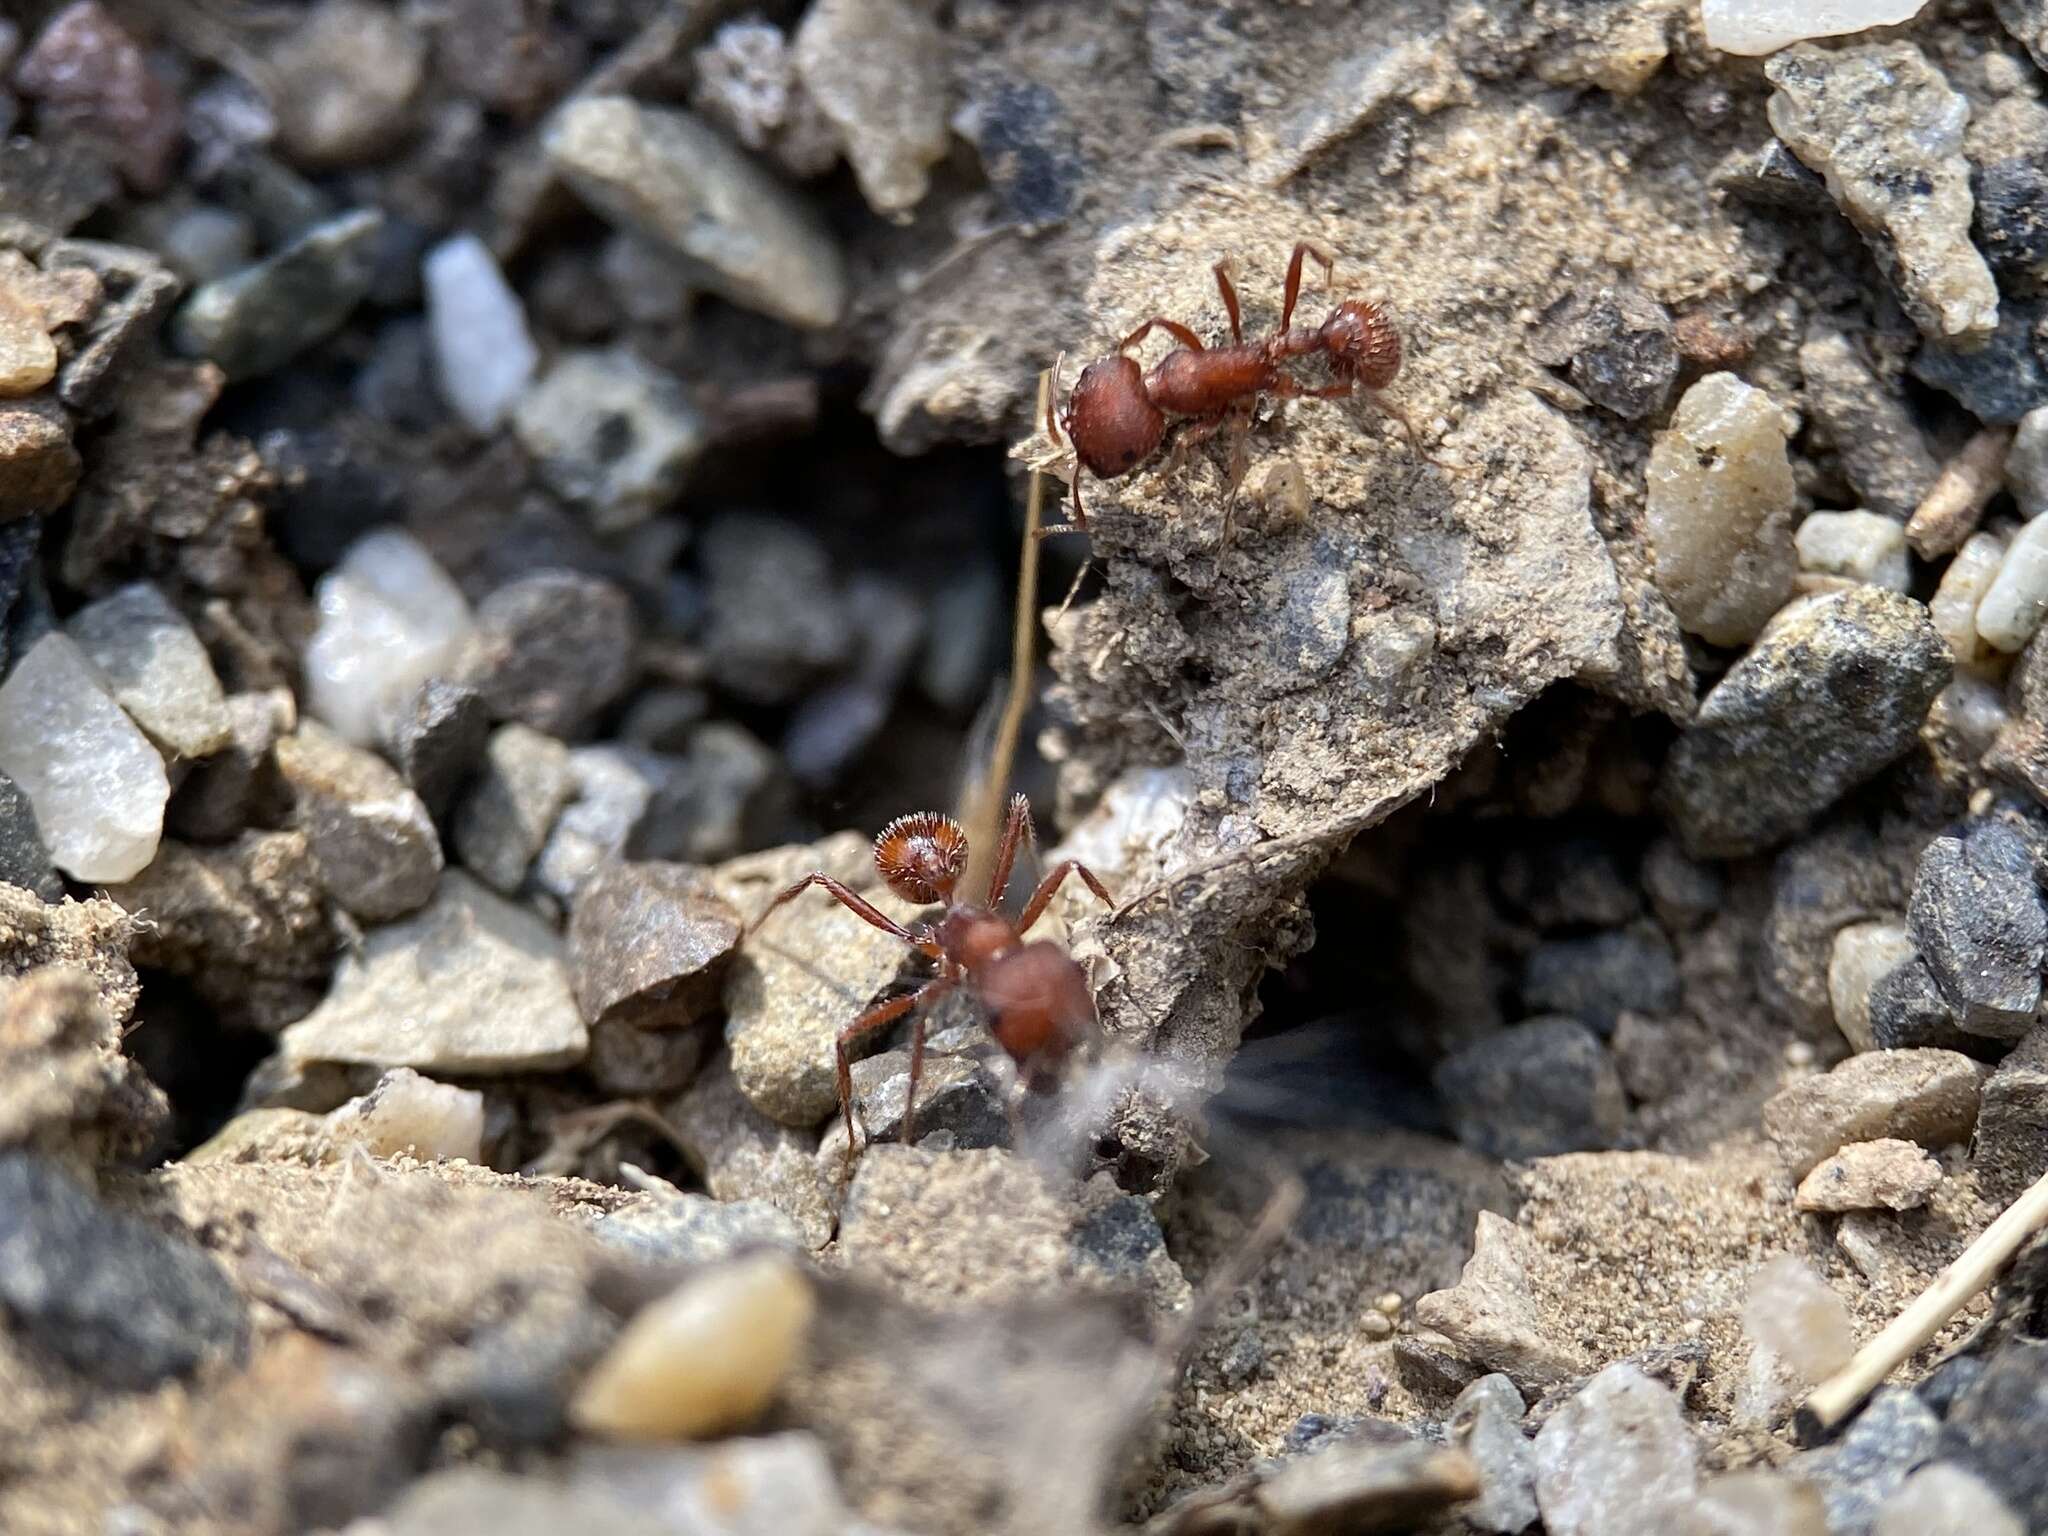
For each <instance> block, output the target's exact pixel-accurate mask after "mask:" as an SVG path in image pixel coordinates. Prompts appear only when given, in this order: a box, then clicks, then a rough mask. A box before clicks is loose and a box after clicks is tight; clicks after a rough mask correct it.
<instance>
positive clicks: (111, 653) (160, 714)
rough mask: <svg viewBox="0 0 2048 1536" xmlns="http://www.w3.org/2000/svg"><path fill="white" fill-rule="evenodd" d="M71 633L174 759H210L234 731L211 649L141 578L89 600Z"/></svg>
mask: <svg viewBox="0 0 2048 1536" xmlns="http://www.w3.org/2000/svg"><path fill="white" fill-rule="evenodd" d="M64 631H65V633H66V634H68V635H69V636H70V637H71V638H72V640H73V641H75V642H76V643H77V645H78V648H79V650H81V651H82V652H84V654H85V656H86V659H87V660H89V661H90V662H92V664H93V665H94V666H96V667H98V668H99V670H100V675H101V677H102V678H104V679H105V681H106V685H107V688H108V691H109V692H111V693H112V694H113V696H114V698H115V701H116V702H117V703H119V704H120V705H121V707H122V708H123V709H125V710H127V711H128V714H129V717H130V718H131V719H133V720H134V721H135V723H136V724H137V725H139V726H141V727H142V729H143V732H144V734H146V735H147V736H148V737H149V738H150V740H151V741H153V742H155V743H156V744H157V746H158V747H159V748H160V749H161V750H162V751H164V752H165V753H167V754H168V755H170V756H172V757H185V758H197V757H209V756H211V755H212V754H213V753H215V752H218V751H220V750H221V749H222V748H223V747H225V746H226V745H227V744H228V742H229V739H230V737H231V736H232V734H233V732H232V726H231V724H230V722H229V719H228V708H227V700H226V698H225V697H224V696H223V695H222V693H221V687H220V679H219V678H218V677H216V676H215V675H214V670H213V663H212V661H211V660H209V659H208V657H207V654H206V647H205V646H204V645H202V644H201V643H200V640H199V637H198V636H197V635H196V634H194V633H193V632H192V626H191V625H189V624H187V623H186V622H185V619H184V616H183V615H182V614H180V613H179V612H178V611H177V609H175V608H173V607H172V606H171V605H170V603H169V602H168V601H167V600H166V599H165V597H164V595H163V593H162V592H160V591H158V590H157V588H156V587H154V586H152V585H151V584H150V583H149V582H146V581H138V582H135V583H133V584H132V585H130V586H126V587H122V588H120V589H119V590H118V591H115V592H112V593H110V594H108V595H107V596H106V597H102V598H100V599H98V600H97V601H94V602H90V603H87V604H86V605H85V606H84V607H83V608H81V609H79V610H78V612H76V613H74V614H73V615H72V616H71V618H70V619H69V620H68V621H67V622H66V623H65V626H64Z"/></svg>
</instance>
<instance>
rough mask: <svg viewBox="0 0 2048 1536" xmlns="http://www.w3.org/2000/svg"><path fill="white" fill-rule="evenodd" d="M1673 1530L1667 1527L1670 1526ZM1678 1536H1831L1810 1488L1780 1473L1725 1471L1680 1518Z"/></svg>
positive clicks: (1823, 1510) (1817, 1497)
mask: <svg viewBox="0 0 2048 1536" xmlns="http://www.w3.org/2000/svg"><path fill="white" fill-rule="evenodd" d="M1667 1529H1669V1527H1667ZM1676 1532H1677V1536H1828V1519H1827V1506H1826V1505H1825V1504H1824V1503H1822V1501H1821V1496H1820V1494H1819V1492H1818V1491H1817V1490H1816V1489H1815V1488H1814V1487H1813V1485H1812V1484H1811V1483H1805V1482H1801V1481H1800V1480H1799V1479H1798V1478H1796V1477H1784V1476H1781V1475H1780V1474H1778V1473H1776V1472H1724V1473H1723V1474H1722V1475H1721V1476H1719V1477H1716V1478H1710V1479H1709V1480H1708V1481H1707V1482H1706V1483H1705V1484H1703V1485H1702V1486H1701V1488H1700V1491H1699V1498H1698V1500H1697V1501H1696V1502H1695V1503H1694V1504H1693V1506H1692V1507H1691V1508H1690V1509H1689V1510H1686V1511H1684V1512H1682V1513H1678V1515H1677V1525H1676Z"/></svg>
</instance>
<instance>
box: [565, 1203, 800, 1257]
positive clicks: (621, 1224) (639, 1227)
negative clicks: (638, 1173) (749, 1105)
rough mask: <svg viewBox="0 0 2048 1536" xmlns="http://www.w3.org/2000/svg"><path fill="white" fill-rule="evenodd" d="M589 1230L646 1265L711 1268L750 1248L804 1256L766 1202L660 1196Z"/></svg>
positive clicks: (792, 1229)
mask: <svg viewBox="0 0 2048 1536" xmlns="http://www.w3.org/2000/svg"><path fill="white" fill-rule="evenodd" d="M590 1230H591V1231H592V1232H594V1233H595V1234H596V1235H597V1236H598V1238H599V1239H601V1240H602V1241H604V1242H607V1243H610V1244H612V1245H613V1246H614V1247H616V1248H619V1249H621V1250H623V1251H624V1252H626V1253H629V1254H631V1255H632V1256H633V1257H635V1258H637V1259H641V1260H643V1261H645V1262H647V1263H652V1264H716V1263H718V1262H719V1261H720V1260H722V1259H729V1258H731V1257H733V1256H734V1255H735V1254H738V1253H743V1252H745V1251H746V1250H748V1249H751V1248H786V1249H788V1250H789V1251H790V1252H791V1253H807V1252H809V1247H808V1245H807V1244H806V1243H805V1242H804V1235H803V1231H802V1229H801V1228H799V1227H798V1226H797V1224H796V1223H795V1222H794V1221H792V1220H790V1218H789V1217H788V1216H786V1215H784V1214H783V1213H782V1212H781V1211H779V1210H777V1209H776V1208H775V1207H774V1206H772V1205H770V1204H769V1203H768V1202H767V1201H766V1200H714V1199H712V1198H711V1197H710V1196H709V1195H698V1194H678V1195H664V1196H661V1197H659V1198H655V1199H650V1200H648V1201H646V1202H644V1203H642V1204H639V1205H629V1206H627V1207H626V1208H625V1209H624V1210H621V1211H614V1212H613V1213H612V1214H611V1215H609V1216H606V1217H603V1218H601V1219H599V1220H598V1221H596V1222H594V1223H593V1224H592V1225H591V1229H590Z"/></svg>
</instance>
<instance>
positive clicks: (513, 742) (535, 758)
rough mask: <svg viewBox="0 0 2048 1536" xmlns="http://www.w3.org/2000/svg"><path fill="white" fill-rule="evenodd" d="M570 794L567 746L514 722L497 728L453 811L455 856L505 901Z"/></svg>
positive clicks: (527, 867) (530, 863)
mask: <svg viewBox="0 0 2048 1536" xmlns="http://www.w3.org/2000/svg"><path fill="white" fill-rule="evenodd" d="M574 789H575V781H574V779H573V777H572V776H571V774H570V771H569V749H568V748H567V747H565V746H563V745H562V743H561V742H559V741H557V740H555V739H554V737H552V736H547V735H543V734H542V733H541V732H539V731H536V730H534V729H533V728H532V727H531V726H526V725H521V724H519V722H518V721H516V720H515V721H512V722H509V723H508V724H505V725H501V726H499V727H498V728H497V730H495V731H494V732H492V733H491V738H490V741H489V743H488V744H487V745H486V746H485V748H484V762H483V767H482V769H481V770H480V771H479V773H478V775H477V779H476V783H475V784H474V785H473V786H472V787H471V788H470V791H469V793H468V794H467V795H466V796H465V797H464V799H463V801H462V804H461V805H460V806H459V807H458V808H457V810H456V814H455V834H454V835H455V852H456V856H457V857H458V858H460V859H461V860H462V864H463V867H464V868H466V869H467V870H469V872H470V873H471V874H473V875H475V876H476V877H477V878H478V879H479V880H481V881H483V882H484V883H485V884H486V885H488V886H490V887H491V888H492V889H493V890H496V891H498V892H500V893H502V894H504V895H507V896H510V895H511V894H513V893H514V892H515V891H517V890H518V889H519V886H520V884H521V882H522V881H524V880H525V879H526V872H527V870H528V869H529V868H531V867H532V865H533V861H534V858H535V856H536V855H538V854H539V852H540V850H541V848H542V846H543V845H544V844H545V843H546V842H547V838H548V833H549V831H550V830H551V829H552V828H553V827H554V824H555V818H556V817H557V816H558V815H560V814H561V810H562V807H563V806H564V805H566V804H568V802H569V796H570V795H571V794H572V793H573V792H574Z"/></svg>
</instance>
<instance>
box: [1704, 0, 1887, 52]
mask: <svg viewBox="0 0 2048 1536" xmlns="http://www.w3.org/2000/svg"><path fill="white" fill-rule="evenodd" d="M1926 3H1927V0H1700V21H1701V24H1702V26H1703V27H1704V29H1705V31H1706V34H1707V46H1708V47H1709V48H1718V49H1719V50H1720V51H1721V52H1723V53H1739V54H1744V55H1747V56H1749V57H1752V58H1754V57H1758V56H1761V55H1763V54H1766V53H1776V52H1777V51H1778V50H1779V49H1780V48H1784V47H1788V46H1790V45H1791V44H1793V43H1798V42H1804V41H1805V40H1806V39H1807V38H1809V37H1841V36H1843V35H1845V34H1847V33H1850V32H1861V31H1864V30H1865V29H1866V28H1869V27H1889V26H1895V25H1897V24H1898V23H1899V22H1902V21H1911V20H1912V19H1913V17H1914V16H1916V15H1918V14H1919V12H1920V8H1921V7H1922V6H1923V5H1925V4H1926Z"/></svg>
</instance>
